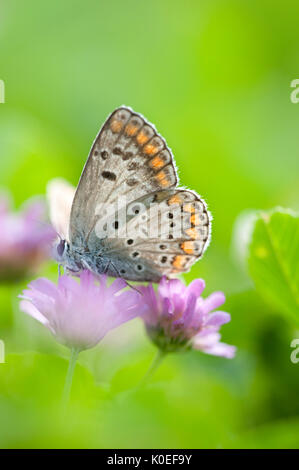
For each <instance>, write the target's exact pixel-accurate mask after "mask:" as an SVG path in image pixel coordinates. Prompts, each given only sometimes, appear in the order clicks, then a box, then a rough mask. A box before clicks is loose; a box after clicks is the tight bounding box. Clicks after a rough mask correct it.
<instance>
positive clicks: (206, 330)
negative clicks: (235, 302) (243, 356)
mask: <svg viewBox="0 0 299 470" xmlns="http://www.w3.org/2000/svg"><path fill="white" fill-rule="evenodd" d="M204 288H205V283H204V281H203V280H202V279H196V280H194V281H193V282H191V284H190V285H189V286H188V287H186V286H185V285H184V284H183V283H182V282H181V281H180V280H179V279H171V280H166V278H162V280H161V281H160V283H159V285H158V290H157V292H155V291H154V288H153V286H152V285H151V284H149V285H148V286H147V287H144V286H143V287H139V288H138V289H139V290H140V291H141V292H142V293H143V296H142V297H141V298H140V304H141V306H140V310H141V308H142V312H143V315H142V318H143V320H144V322H145V326H146V330H147V333H148V335H149V337H150V338H151V340H152V341H153V342H154V343H155V344H156V346H158V348H159V349H160V350H161V351H163V352H166V353H167V352H173V351H178V350H184V349H190V348H194V349H199V350H201V351H203V352H205V353H207V354H213V355H215V356H223V357H226V358H232V357H234V355H235V350H236V348H235V347H234V346H230V345H228V344H225V343H221V342H220V338H221V336H220V333H219V329H220V327H221V326H222V325H223V324H225V323H228V322H229V321H230V315H229V314H228V313H226V312H222V311H215V312H213V310H215V309H217V308H218V307H220V305H222V304H223V303H224V301H225V296H224V294H223V293H222V292H214V293H213V294H211V295H210V296H209V297H207V298H206V299H203V298H202V297H201V294H202V292H203V290H204Z"/></svg>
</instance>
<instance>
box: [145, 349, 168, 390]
mask: <svg viewBox="0 0 299 470" xmlns="http://www.w3.org/2000/svg"><path fill="white" fill-rule="evenodd" d="M166 354H167V353H166V352H165V351H162V349H158V351H157V354H156V355H155V357H154V359H153V361H152V363H151V365H150V367H149V369H148V371H147V372H146V374H145V376H144V377H143V379H142V380H141V382H140V386H144V385H145V384H146V383H148V382H149V381H150V379H151V378H152V376H153V375H154V373H155V372H156V370H157V369H158V367H159V366H160V364H161V362H162V361H163V359H164V358H165V356H166Z"/></svg>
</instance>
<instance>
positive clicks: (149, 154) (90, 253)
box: [48, 106, 211, 282]
mask: <svg viewBox="0 0 299 470" xmlns="http://www.w3.org/2000/svg"><path fill="white" fill-rule="evenodd" d="M177 185H178V176H177V171H176V168H175V163H174V158H173V155H172V153H171V150H170V149H169V147H168V146H167V144H166V142H165V140H164V139H163V137H162V136H161V135H159V134H158V132H157V131H156V129H155V127H154V125H153V124H151V123H149V122H148V121H147V120H146V119H145V118H144V117H143V116H142V115H141V114H139V113H136V112H134V111H133V110H132V109H131V108H129V107H126V106H121V107H119V108H117V109H116V110H115V111H114V112H113V113H112V114H110V115H109V116H108V118H107V120H106V121H105V123H104V125H103V126H102V128H101V130H100V132H99V133H98V135H97V137H96V139H95V141H94V143H93V145H92V147H91V150H90V153H89V156H88V159H87V161H86V164H85V166H84V169H83V172H82V175H81V178H80V181H79V184H78V187H77V189H76V191H75V189H74V188H73V187H71V186H70V185H68V184H66V183H65V182H63V181H62V180H55V181H52V182H51V184H50V185H49V188H48V198H49V202H50V217H51V219H52V223H53V225H54V227H55V228H56V230H57V232H58V233H59V235H60V241H58V242H57V244H56V246H55V250H54V251H55V258H56V260H57V261H58V262H59V263H60V264H61V265H63V266H64V267H65V268H66V270H67V271H68V272H71V273H73V274H78V273H80V271H81V270H83V269H88V270H90V271H92V272H93V273H94V274H102V273H106V274H107V275H109V276H113V277H122V278H124V279H126V280H131V281H140V282H143V281H151V282H158V281H159V280H160V279H161V277H162V276H167V277H172V276H173V275H175V274H178V273H181V272H186V271H188V270H189V269H190V267H191V265H192V264H193V263H194V262H195V261H197V260H198V259H199V258H200V257H201V256H202V255H203V253H204V251H205V249H206V248H207V246H208V243H209V240H210V233H211V216H210V214H209V212H208V210H207V206H206V203H205V201H204V200H203V199H201V198H200V197H199V195H198V194H196V193H195V192H194V191H190V190H187V189H183V188H178V187H177Z"/></svg>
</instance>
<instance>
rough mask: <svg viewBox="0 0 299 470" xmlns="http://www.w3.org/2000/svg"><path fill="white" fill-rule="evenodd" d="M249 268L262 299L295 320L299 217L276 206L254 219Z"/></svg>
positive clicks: (297, 314) (298, 317)
mask: <svg viewBox="0 0 299 470" xmlns="http://www.w3.org/2000/svg"><path fill="white" fill-rule="evenodd" d="M248 262H249V271H250V274H251V276H252V278H253V280H254V282H255V285H256V287H257V289H258V290H259V292H260V293H261V294H262V296H263V297H264V298H265V300H266V301H268V302H270V303H271V305H272V306H273V307H274V308H275V309H277V310H278V311H279V312H283V313H285V314H287V315H288V316H289V317H291V318H292V320H293V321H294V320H295V321H296V323H298V324H299V217H298V215H297V214H295V213H292V212H291V211H288V210H285V209H281V208H276V209H274V210H272V211H270V212H263V213H261V214H260V215H259V217H258V218H257V219H256V221H255V226H254V230H253V235H252V240H251V243H250V246H249V259H248Z"/></svg>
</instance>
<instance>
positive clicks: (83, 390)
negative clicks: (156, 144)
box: [0, 0, 299, 448]
mask: <svg viewBox="0 0 299 470" xmlns="http://www.w3.org/2000/svg"><path fill="white" fill-rule="evenodd" d="M298 15H299V4H298V2H297V1H295V0H294V1H292V0H285V1H283V2H282V1H281V2H278V1H277V2H273V1H270V0H250V1H249V0H245V1H243V0H238V1H237V0H227V1H221V0H200V1H198V0H185V1H184V2H181V1H178V0H151V1H149V2H144V1H138V0H127V1H126V2H123V1H121V0H112V1H110V2H104V1H101V0H85V2H82V1H78V0H72V1H71V0H64V1H63V2H61V1H60V0H52V1H51V2H40V1H38V0H27V1H26V2H23V1H21V0H2V1H1V14H0V79H2V80H4V82H5V87H6V88H5V101H6V102H5V104H0V185H1V187H2V188H8V189H9V190H10V191H11V193H12V194H13V198H14V201H15V205H16V207H19V206H20V204H21V203H22V202H23V201H25V200H26V199H28V198H30V197H31V196H34V195H36V194H39V195H43V194H45V188H46V184H47V182H48V181H49V180H50V179H51V178H53V177H56V176H62V177H64V178H66V179H67V180H69V181H70V182H71V183H73V184H77V182H78V178H79V176H80V172H81V170H82V167H83V164H84V162H85V159H86V157H87V154H88V151H89V148H90V146H91V143H92V141H93V139H94V137H95V135H96V133H97V132H98V129H99V127H100V126H101V124H102V123H103V121H104V119H105V118H106V116H107V115H108V114H109V113H110V112H111V111H112V110H113V109H114V108H115V107H117V106H119V105H121V104H126V105H129V106H131V107H133V108H134V109H135V110H136V111H139V112H141V113H142V114H144V115H145V116H146V117H147V118H148V119H149V120H150V121H151V122H154V123H155V125H156V127H157V128H158V130H159V132H160V133H161V134H162V135H163V136H164V137H165V138H166V139H167V142H168V144H169V145H170V147H171V148H172V150H173V152H174V155H175V158H176V162H177V165H178V168H179V175H180V181H181V184H182V185H184V186H187V187H189V188H192V189H194V190H196V191H197V192H199V194H201V195H202V196H203V197H204V198H205V199H206V201H207V202H208V205H209V208H210V210H211V212H212V214H213V217H214V222H213V234H212V242H211V245H210V247H209V249H208V251H207V252H206V254H205V256H204V258H203V260H202V261H200V262H198V263H197V264H196V265H195V266H194V267H193V269H192V270H191V272H190V273H188V274H187V275H186V276H185V278H186V280H187V281H190V280H192V279H194V278H195V277H203V278H204V279H205V280H206V284H207V288H206V294H208V293H210V292H212V291H213V290H223V291H224V292H225V294H226V296H227V301H226V304H225V310H226V311H228V312H230V313H231V315H232V321H231V323H230V324H228V325H226V326H225V327H224V328H223V338H224V340H225V341H226V342H229V343H231V344H235V345H236V346H237V347H238V353H237V356H236V358H235V359H233V360H231V361H230V360H226V359H221V358H215V357H209V356H205V355H204V354H201V353H199V352H189V353H185V354H180V355H172V356H169V357H168V358H167V359H166V360H165V362H164V364H162V366H161V368H160V370H159V371H158V372H157V374H156V375H155V377H154V378H153V380H152V383H151V384H149V385H148V386H147V387H146V388H145V389H144V390H142V391H141V390H139V391H138V390H136V389H134V387H135V386H136V384H137V383H138V380H140V378H141V377H142V376H143V374H144V373H145V371H146V369H147V367H148V366H149V364H150V362H151V359H152V357H153V355H154V352H155V350H154V347H153V346H152V345H151V344H150V343H149V341H148V340H147V338H146V336H145V333H144V331H143V327H142V324H141V322H140V321H139V320H134V322H132V323H130V324H128V325H125V326H124V327H122V328H121V329H119V330H117V331H115V332H114V333H112V334H110V335H109V336H108V337H107V338H106V339H105V341H104V342H103V344H101V345H100V346H99V347H97V348H95V349H94V350H91V351H87V352H84V353H82V354H81V356H80V359H79V364H78V366H77V369H76V374H75V381H74V387H73V393H72V399H71V407H72V408H71V410H72V412H71V415H70V417H69V418H68V420H64V421H63V420H61V419H60V417H59V414H58V411H57V403H58V402H59V399H60V396H61V391H62V387H63V382H64V377H65V372H66V367H67V358H68V351H67V350H66V349H64V348H63V347H62V346H61V347H60V346H58V345H57V344H56V342H55V340H54V339H53V338H52V337H51V336H50V334H48V332H47V331H44V329H43V327H42V326H41V325H39V324H37V323H35V322H34V320H32V319H31V318H27V317H26V318H25V315H24V314H22V313H20V311H19V309H18V301H17V295H18V294H19V293H20V291H21V289H22V288H23V287H24V285H25V284H26V283H21V284H18V285H16V286H1V287H0V338H1V339H3V340H4V341H5V344H6V363H5V364H0V415H1V424H0V446H1V447H106V448H130V447H131V448H132V447H133V448H139V447H143V448H165V447H167V448H206V447H207V448H222V447H224V448H227V447H298V445H299V437H298V436H299V400H298V396H299V364H298V365H296V364H292V362H291V361H290V353H291V349H290V342H291V340H292V339H293V338H296V337H298V331H297V330H296V325H294V324H292V323H291V322H290V321H287V319H285V317H283V316H282V315H281V314H280V312H279V311H277V310H276V309H275V308H272V307H271V305H269V304H266V303H264V300H263V299H262V297H261V296H260V295H259V294H258V293H257V292H256V291H255V289H254V287H253V283H252V281H251V280H250V278H249V276H248V274H247V273H246V269H244V265H243V263H242V262H241V260H240V259H239V258H238V250H237V249H236V247H235V243H234V239H235V235H234V233H235V227H236V221H237V220H238V217H239V216H240V214H242V213H243V211H246V210H249V209H269V208H271V207H274V206H277V205H280V206H284V207H288V208H292V209H295V210H298V209H299V194H298V186H299V178H298V174H299V171H298V170H299V150H298V148H299V146H298V124H299V103H298V104H294V103H292V102H291V100H290V93H291V91H292V88H291V87H290V83H291V81H292V80H293V79H296V78H299V77H298V64H299V48H298V44H299V32H298ZM0 236H1V233H0ZM41 274H43V275H48V276H50V277H51V278H52V279H53V280H54V279H56V278H57V266H56V265H55V263H49V264H48V265H46V266H45V267H44V269H43V270H42V272H41Z"/></svg>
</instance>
